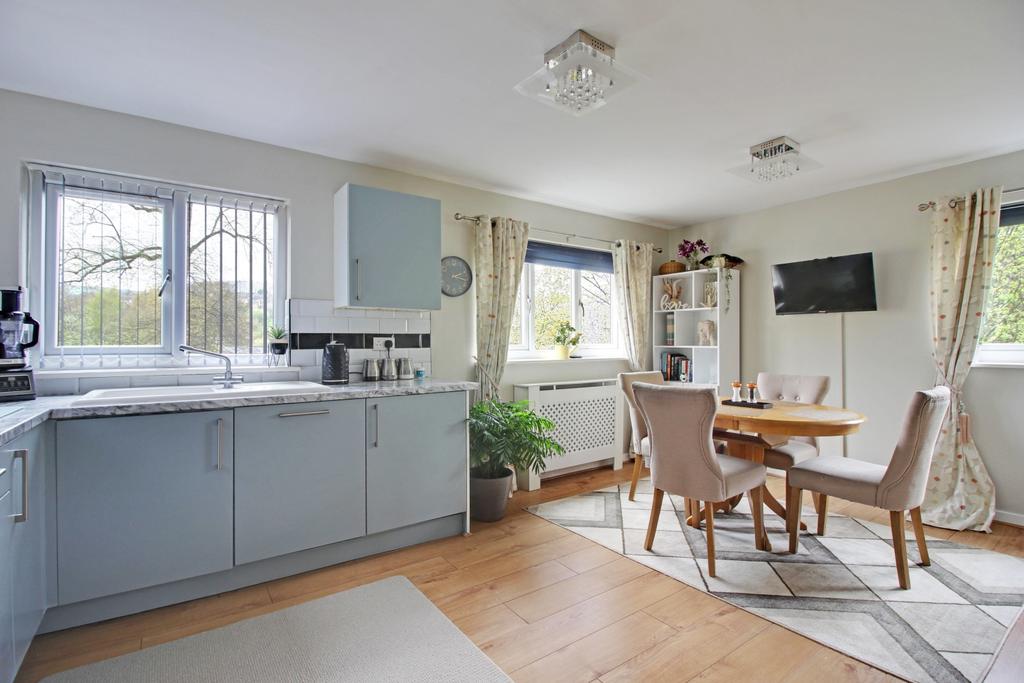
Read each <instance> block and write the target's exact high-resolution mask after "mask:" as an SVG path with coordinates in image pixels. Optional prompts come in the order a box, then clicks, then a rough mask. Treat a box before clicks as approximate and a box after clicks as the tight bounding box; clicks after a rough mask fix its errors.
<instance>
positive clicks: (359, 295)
mask: <svg viewBox="0 0 1024 683" xmlns="http://www.w3.org/2000/svg"><path fill="white" fill-rule="evenodd" d="M359 275H360V273H359V259H356V301H361V300H362V298H363V278H361V277H360V276H359Z"/></svg>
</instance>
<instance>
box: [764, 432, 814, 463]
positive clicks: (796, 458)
mask: <svg viewBox="0 0 1024 683" xmlns="http://www.w3.org/2000/svg"><path fill="white" fill-rule="evenodd" d="M817 455H818V449H817V448H816V447H815V446H814V444H810V443H807V442H806V441H796V440H793V439H791V440H790V441H788V442H786V443H784V444H782V445H781V446H776V447H775V448H772V449H771V450H767V451H765V452H764V464H765V465H767V466H768V467H774V468H775V469H777V470H788V469H789V468H790V467H792V466H793V465H795V464H797V463H799V462H803V461H804V460H810V459H811V458H815V457H817Z"/></svg>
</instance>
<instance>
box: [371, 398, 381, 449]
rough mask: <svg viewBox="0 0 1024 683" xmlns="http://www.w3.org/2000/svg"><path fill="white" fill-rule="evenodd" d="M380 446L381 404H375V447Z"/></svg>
mask: <svg viewBox="0 0 1024 683" xmlns="http://www.w3.org/2000/svg"><path fill="white" fill-rule="evenodd" d="M379 446H380V404H379V403H374V404H373V447H374V448H378V447H379Z"/></svg>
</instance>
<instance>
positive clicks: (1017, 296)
mask: <svg viewBox="0 0 1024 683" xmlns="http://www.w3.org/2000/svg"><path fill="white" fill-rule="evenodd" d="M974 362H975V363H976V364H978V365H1013V366H1024V202H1015V203H1012V204H1004V205H1003V207H1002V212H1001V214H1000V217H999V231H998V232H997V233H996V247H995V257H994V259H993V261H992V281H991V283H990V284H989V289H988V294H987V296H986V300H985V318H984V320H983V321H982V326H981V339H980V343H979V345H978V350H977V351H976V352H975V354H974Z"/></svg>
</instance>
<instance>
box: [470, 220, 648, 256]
mask: <svg viewBox="0 0 1024 683" xmlns="http://www.w3.org/2000/svg"><path fill="white" fill-rule="evenodd" d="M481 218H483V216H467V215H466V214H464V213H456V214H455V220H457V221H469V222H471V223H476V224H477V225H479V224H480V219H481ZM534 230H538V231H540V232H546V233H548V234H551V235H563V236H565V237H567V238H573V237H579V238H581V239H585V240H593V241H595V242H604V243H605V244H614V245H615V246H619V244H620V242H619V240H606V239H602V238H600V237H588V236H587V235H577V234H576V233H574V232H562V231H560V230H548V229H547V228H534ZM654 251H656V252H658V253H659V254H660V253H662V250H661V247H654Z"/></svg>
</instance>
